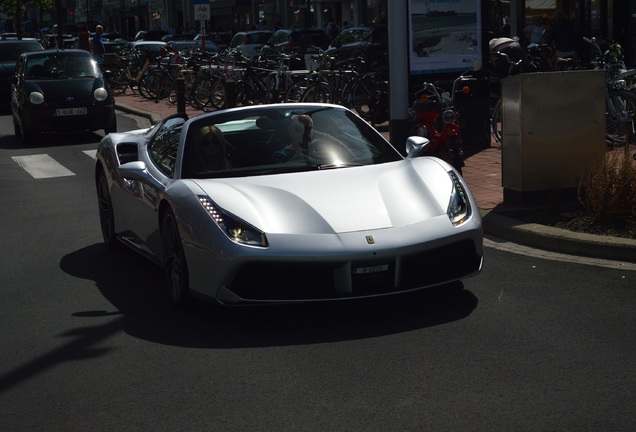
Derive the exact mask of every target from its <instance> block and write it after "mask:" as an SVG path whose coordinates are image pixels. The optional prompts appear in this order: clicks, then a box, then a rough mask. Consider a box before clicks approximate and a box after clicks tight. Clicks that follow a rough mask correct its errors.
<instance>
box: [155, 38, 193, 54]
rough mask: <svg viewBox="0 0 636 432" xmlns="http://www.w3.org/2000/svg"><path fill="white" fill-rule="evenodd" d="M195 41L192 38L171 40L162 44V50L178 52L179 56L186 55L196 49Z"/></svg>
mask: <svg viewBox="0 0 636 432" xmlns="http://www.w3.org/2000/svg"><path fill="white" fill-rule="evenodd" d="M196 46H197V42H196V41H194V40H171V41H169V42H166V44H165V45H164V46H163V52H165V53H168V52H171V53H179V55H181V56H188V55H190V52H191V51H192V50H194V49H196Z"/></svg>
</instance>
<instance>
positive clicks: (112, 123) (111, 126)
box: [104, 113, 117, 135]
mask: <svg viewBox="0 0 636 432" xmlns="http://www.w3.org/2000/svg"><path fill="white" fill-rule="evenodd" d="M115 132H117V116H116V115H115V113H113V115H112V117H111V118H110V120H108V124H107V125H106V127H104V135H108V134H109V133H115Z"/></svg>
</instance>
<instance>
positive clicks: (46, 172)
mask: <svg viewBox="0 0 636 432" xmlns="http://www.w3.org/2000/svg"><path fill="white" fill-rule="evenodd" d="M12 159H13V160H14V161H16V163H17V164H18V165H20V166H21V167H22V168H23V169H24V170H25V171H26V172H28V173H29V174H31V175H32V176H33V178H35V179H42V178H51V177H66V176H74V175H75V173H74V172H72V171H70V170H68V169H66V168H65V167H64V166H63V165H62V164H60V163H59V162H57V161H56V160H55V159H53V158H52V157H51V156H49V155H47V154H39V155H31V156H13V157H12Z"/></svg>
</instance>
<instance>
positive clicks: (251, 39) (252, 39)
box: [247, 33, 272, 45]
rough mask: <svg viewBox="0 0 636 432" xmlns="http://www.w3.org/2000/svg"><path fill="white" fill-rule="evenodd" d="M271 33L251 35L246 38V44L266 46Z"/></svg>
mask: <svg viewBox="0 0 636 432" xmlns="http://www.w3.org/2000/svg"><path fill="white" fill-rule="evenodd" d="M271 35H272V34H271V33H252V34H249V35H247V36H248V42H247V43H248V44H250V45H251V44H266V43H267V41H268V40H269V37H270V36H271Z"/></svg>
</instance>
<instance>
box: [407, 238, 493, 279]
mask: <svg viewBox="0 0 636 432" xmlns="http://www.w3.org/2000/svg"><path fill="white" fill-rule="evenodd" d="M480 264H481V256H479V255H477V251H476V250H475V244H474V243H473V242H472V241H470V240H462V241H459V242H457V243H453V244H449V245H446V246H443V247H440V248H437V249H433V250H429V251H426V252H423V253H421V254H418V255H413V256H409V257H407V258H405V259H404V260H403V261H402V279H401V286H402V287H403V288H404V289H413V288H418V287H421V286H430V285H436V284H439V283H443V282H445V281H449V280H456V279H461V278H462V277H465V276H467V275H470V274H472V273H474V272H476V271H478V270H479V266H480Z"/></svg>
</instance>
